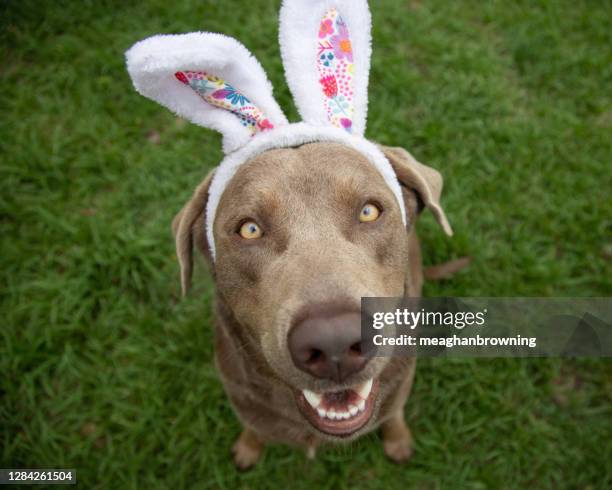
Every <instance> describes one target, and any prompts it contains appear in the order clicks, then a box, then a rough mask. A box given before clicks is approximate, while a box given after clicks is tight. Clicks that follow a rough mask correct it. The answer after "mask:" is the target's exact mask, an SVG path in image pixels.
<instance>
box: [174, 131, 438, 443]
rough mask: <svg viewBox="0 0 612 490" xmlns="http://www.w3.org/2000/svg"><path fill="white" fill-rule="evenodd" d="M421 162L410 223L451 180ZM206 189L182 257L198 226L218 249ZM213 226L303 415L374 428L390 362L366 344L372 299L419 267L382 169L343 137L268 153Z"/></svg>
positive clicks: (235, 306)
mask: <svg viewBox="0 0 612 490" xmlns="http://www.w3.org/2000/svg"><path fill="white" fill-rule="evenodd" d="M406 155H407V154H406ZM402 156H403V157H404V158H407V157H405V156H404V155H402ZM396 157H398V155H396ZM408 157H409V155H408ZM398 158H399V157H398ZM389 159H390V161H391V162H392V163H393V161H394V159H393V158H389ZM395 163H396V165H397V162H395ZM396 165H394V167H395V166H396ZM415 165H420V164H418V162H416V163H415ZM413 167H414V168H417V167H415V166H413ZM414 168H410V165H408V170H407V171H406V169H404V174H406V175H408V176H407V177H405V178H404V179H403V180H402V183H403V184H404V185H403V195H404V200H405V204H406V212H407V214H408V216H407V220H408V227H410V226H413V224H414V220H415V219H416V216H417V214H418V210H419V207H420V206H419V204H420V203H422V202H425V203H426V204H428V203H429V204H432V203H433V204H434V205H436V204H437V197H436V196H437V195H439V188H441V181H440V182H434V181H435V180H436V178H437V179H439V174H437V172H435V171H433V170H432V169H428V171H430V172H434V173H435V175H434V174H430V175H429V177H430V179H429V180H430V181H431V182H429V181H428V180H427V178H424V177H423V176H422V175H421V174H419V173H418V170H415V169H414ZM396 172H397V173H398V176H399V175H400V174H401V172H398V170H397V169H396ZM415 172H416V173H415ZM426 173H427V172H426ZM417 174H418V175H417ZM400 179H401V177H400ZM432 179H433V180H432ZM404 180H406V181H408V182H404ZM423 186H426V187H427V188H423ZM432 186H433V190H432ZM436 187H437V188H436ZM206 191H207V186H206V185H205V184H204V185H203V186H201V187H200V189H199V190H198V192H196V194H195V196H194V198H193V199H192V201H191V202H190V203H188V205H187V206H186V207H185V208H184V209H183V211H182V212H181V213H180V214H179V216H177V220H175V224H176V228H177V230H176V231H177V232H178V234H177V244H178V247H179V257H180V254H181V244H180V242H181V239H182V238H183V237H184V236H186V233H187V232H186V230H187V231H189V230H191V231H192V232H193V236H194V240H195V241H196V243H198V245H200V247H201V248H202V250H203V251H205V252H206V247H207V244H205V243H204V242H205V237H204V234H203V209H204V206H205V199H206ZM424 193H425V194H427V195H423V194H424ZM432 196H433V199H432ZM421 200H423V201H421ZM194 201H195V204H194ZM442 216H443V215H442ZM201 228H202V229H201ZM181 229H182V232H181ZM213 231H214V237H215V244H216V251H217V254H216V261H215V263H214V265H213V267H214V275H215V281H216V286H217V290H218V293H219V295H220V296H221V298H222V300H223V302H224V303H225V305H226V306H227V307H228V308H229V310H231V313H232V316H233V317H234V319H235V320H236V322H237V323H238V324H239V325H240V328H241V329H242V330H243V331H242V334H243V336H244V338H246V339H248V341H249V342H250V343H251V344H252V345H254V346H256V348H257V349H258V350H259V351H260V352H261V354H262V358H263V359H265V362H266V363H267V364H268V366H269V368H270V369H271V371H272V372H274V373H275V376H276V377H277V378H278V379H279V380H281V381H282V382H284V383H285V384H287V385H288V386H290V387H291V388H292V390H293V392H294V394H295V398H296V402H297V405H298V407H299V408H300V411H301V413H302V414H303V416H304V417H305V418H306V419H307V420H308V421H309V422H310V423H311V424H312V425H313V426H314V427H315V428H316V429H317V430H319V431H320V432H322V433H324V434H326V435H328V436H330V437H348V436H351V435H358V434H359V433H361V432H363V431H365V430H367V428H368V426H369V425H370V424H372V423H374V422H375V418H376V414H377V410H378V403H377V396H378V394H379V393H380V392H384V388H385V387H384V386H381V381H380V378H379V376H380V374H381V372H382V370H383V369H384V367H385V366H386V364H387V362H388V360H387V359H385V358H372V359H368V358H367V357H366V356H365V355H364V353H362V352H361V345H360V300H361V298H362V297H364V296H402V295H403V294H404V292H405V291H404V288H405V284H406V283H407V281H408V279H409V275H410V274H411V271H410V268H409V267H408V263H409V261H408V254H409V247H408V234H407V229H406V226H405V225H404V224H403V221H402V216H401V211H400V207H399V205H398V203H397V200H396V198H395V196H394V195H393V193H392V192H391V190H390V189H389V187H388V186H387V184H386V183H385V181H384V179H383V178H382V176H381V175H380V173H379V172H378V171H377V170H376V169H375V167H374V166H373V165H371V164H370V163H369V162H368V160H367V159H366V158H365V157H364V156H363V155H361V154H360V153H358V152H357V151H355V150H353V149H350V148H348V147H345V146H343V145H339V144H332V143H313V144H307V145H303V146H301V147H297V148H287V149H278V150H270V151H267V152H265V153H262V154H260V155H258V156H257V157H255V158H253V159H252V160H251V161H249V162H247V163H246V164H244V165H243V166H242V167H240V168H239V170H238V172H237V173H236V175H235V176H234V177H233V178H232V180H231V181H230V183H229V184H228V186H227V188H226V189H225V191H224V193H223V195H222V197H221V200H220V203H219V207H218V211H217V214H216V218H215V222H214V228H213ZM183 251H184V247H183ZM183 262H184V261H183Z"/></svg>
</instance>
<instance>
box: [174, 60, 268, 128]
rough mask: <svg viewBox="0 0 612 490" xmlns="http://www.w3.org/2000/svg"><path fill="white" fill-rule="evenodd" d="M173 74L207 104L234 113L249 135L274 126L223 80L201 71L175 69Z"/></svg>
mask: <svg viewBox="0 0 612 490" xmlns="http://www.w3.org/2000/svg"><path fill="white" fill-rule="evenodd" d="M174 76H175V77H176V78H177V79H178V80H179V81H180V82H182V83H184V84H185V85H187V86H189V87H191V88H192V89H193V90H194V91H195V92H196V93H197V94H198V95H199V96H200V97H202V98H203V99H204V100H205V101H206V102H208V103H209V104H211V105H214V106H215V107H220V108H221V109H226V110H228V111H230V112H232V113H233V114H236V116H237V117H238V119H239V120H240V122H241V123H242V125H243V126H245V127H246V128H247V129H248V130H249V131H251V135H255V134H256V133H257V132H258V131H265V130H267V129H272V128H273V127H274V126H273V125H272V123H271V122H270V121H269V120H268V119H267V118H266V116H265V114H264V113H263V112H262V111H261V110H259V109H258V108H257V107H256V106H255V105H253V104H252V103H251V101H250V100H249V99H247V98H246V97H245V96H244V95H242V94H241V93H240V92H238V91H237V90H236V89H235V88H234V87H232V86H231V85H230V84H228V83H227V82H225V80H223V79H221V78H219V77H216V76H214V75H210V74H208V73H206V72H203V71H177V72H176V73H175V74H174Z"/></svg>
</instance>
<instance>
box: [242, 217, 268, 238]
mask: <svg viewBox="0 0 612 490" xmlns="http://www.w3.org/2000/svg"><path fill="white" fill-rule="evenodd" d="M238 233H240V236H241V237H242V238H245V239H247V240H253V239H255V238H260V237H261V235H263V232H262V231H261V228H260V227H259V225H258V224H257V223H255V222H254V221H246V222H244V223H243V224H242V226H241V227H240V230H239V232H238Z"/></svg>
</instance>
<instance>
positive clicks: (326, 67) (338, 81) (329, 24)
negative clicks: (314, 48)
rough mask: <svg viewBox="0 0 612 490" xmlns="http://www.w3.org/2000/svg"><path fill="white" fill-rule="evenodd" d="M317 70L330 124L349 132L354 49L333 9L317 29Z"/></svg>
mask: <svg viewBox="0 0 612 490" xmlns="http://www.w3.org/2000/svg"><path fill="white" fill-rule="evenodd" d="M317 67H318V70H319V83H320V84H321V88H322V90H323V94H324V95H325V99H324V104H325V110H326V112H327V117H328V119H329V122H330V123H331V124H332V125H334V126H337V127H339V128H343V129H345V130H346V131H348V132H349V133H350V132H352V125H353V111H354V105H353V90H354V89H353V72H354V64H353V47H352V46H351V39H350V37H349V31H348V28H347V26H346V24H345V23H344V20H342V17H341V16H340V14H339V13H338V11H337V10H336V9H335V8H331V9H329V10H328V11H327V12H326V13H325V15H324V16H323V19H322V20H321V24H320V26H319V43H318V55H317Z"/></svg>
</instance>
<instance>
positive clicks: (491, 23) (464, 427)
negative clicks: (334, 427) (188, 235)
mask: <svg viewBox="0 0 612 490" xmlns="http://www.w3.org/2000/svg"><path fill="white" fill-rule="evenodd" d="M278 3H279V2H278V1H277V2H269V1H266V0H249V1H229V0H228V1H223V2H221V1H203V0H201V1H191V2H190V1H181V0H176V1H172V2H167V1H162V0H155V1H151V2H147V3H146V4H144V5H140V2H131V1H118V0H117V1H106V2H101V1H100V2H93V1H82V2H68V1H64V2H60V1H56V2H33V1H30V0H27V1H21V2H18V1H5V2H3V3H2V5H1V7H0V8H1V9H2V10H1V11H0V40H1V41H0V54H1V59H2V63H1V65H0V103H1V105H0V108H1V110H2V118H1V120H0V150H1V151H0V155H1V156H0V158H1V171H2V174H1V179H0V186H1V197H0V232H1V234H2V240H1V245H0V247H1V248H0V258H1V261H2V262H1V267H2V281H1V283H0V284H1V286H0V288H1V295H2V296H1V301H2V303H1V307H0V308H1V311H0V313H1V318H2V320H1V323H0V467H5V468H6V467H73V468H76V469H77V473H78V479H79V480H80V486H81V487H82V488H147V489H155V488H206V487H217V488H265V487H267V488H270V487H278V488H289V487H291V488H382V487H388V488H423V489H437V488H459V489H464V488H473V489H485V488H571V489H575V488H580V489H598V488H602V489H603V488H610V487H611V486H612V442H611V441H612V409H611V407H612V404H611V402H612V399H611V393H612V369H611V368H612V365H611V364H610V361H607V360H574V361H569V360H559V359H545V360H520V359H519V360H517V359H514V360H501V359H500V360H423V361H421V362H420V365H419V369H418V374H417V378H416V385H415V389H414V394H413V396H412V397H411V399H410V402H409V404H408V406H407V412H406V416H407V419H408V421H409V423H410V425H411V427H412V429H413V432H414V435H415V438H416V453H415V456H414V458H413V460H412V461H411V462H410V464H408V465H407V466H394V465H392V464H390V463H388V462H387V461H386V459H385V458H384V456H383V453H382V448H381V444H380V441H379V439H378V436H376V435H372V436H369V437H366V438H364V439H362V440H360V441H359V442H357V443H355V444H353V445H351V446H348V447H343V448H339V449H330V450H327V451H324V452H322V453H320V455H319V456H318V458H317V460H316V461H314V462H310V461H308V460H306V459H305V457H304V455H303V454H301V453H299V452H297V451H294V450H291V449H288V448H286V447H282V446H276V447H271V448H269V449H267V450H266V453H265V457H264V459H263V461H262V462H261V464H260V465H259V466H257V467H256V468H255V469H254V470H253V471H251V472H248V473H238V472H236V471H235V470H234V468H233V466H232V463H231V459H230V456H229V450H230V447H231V444H232V442H233V440H234V439H235V438H236V437H237V435H238V433H239V431H240V427H239V424H238V422H237V420H236V418H235V417H234V416H233V414H232V411H231V409H230V407H229V404H228V402H227V399H226V397H225V396H224V393H223V389H222V386H221V383H220V381H219V378H218V376H217V374H216V372H215V369H214V366H213V363H212V340H211V328H210V320H211V317H210V309H211V298H212V294H213V292H212V291H213V286H212V283H211V281H210V279H209V278H208V277H207V275H206V273H204V272H202V271H200V272H199V274H198V277H197V278H196V286H197V287H196V289H195V292H194V293H193V294H192V295H191V296H190V297H189V298H188V299H186V300H184V301H179V283H178V275H177V262H176V259H175V258H174V250H173V243H172V240H171V235H170V231H169V224H170V221H171V219H172V217H173V215H174V213H175V212H176V211H177V210H178V209H179V208H180V206H181V205H182V204H183V203H184V202H185V201H186V200H187V199H188V197H189V196H190V194H191V192H192V190H193V188H194V187H195V186H196V184H197V183H198V182H199V181H200V180H201V178H202V177H203V176H204V175H205V174H206V172H207V170H208V169H210V168H211V167H213V166H214V165H216V164H217V163H218V161H219V160H220V158H221V152H220V138H219V137H218V135H215V134H213V133H212V132H209V131H206V130H203V129H201V128H198V127H195V126H191V125H189V124H185V123H183V122H182V121H180V120H178V119H177V118H175V117H174V116H173V115H171V114H169V113H168V112H167V111H165V110H164V109H162V108H161V107H159V106H157V105H155V104H154V103H152V102H150V101H148V100H146V99H144V98H142V97H140V96H139V95H137V94H136V93H135V92H134V90H133V89H132V87H131V84H130V81H129V79H128V76H127V73H126V71H125V69H124V62H123V52H124V51H125V50H126V49H127V48H128V47H129V46H130V45H131V44H132V43H134V42H135V41H137V40H139V39H141V38H143V37H146V36H148V35H151V34H154V33H158V32H166V33H171V32H186V31H190V30H197V29H201V30H211V31H223V32H225V33H227V34H229V35H232V36H235V37H237V38H239V39H240V40H242V41H243V42H244V43H245V44H246V45H247V46H248V47H249V48H250V49H251V50H252V51H253V52H254V53H255V54H256V56H257V57H258V58H259V59H260V60H261V62H262V64H263V65H264V67H265V68H266V70H267V72H268V74H269V76H270V78H271V80H272V82H273V84H274V86H275V94H276V96H277V98H278V99H279V100H280V102H281V104H282V105H283V107H284V108H286V110H287V113H288V114H289V116H290V118H292V119H293V120H296V111H295V108H294V107H293V105H292V103H291V101H290V97H289V92H288V89H287V88H286V86H285V84H284V80H283V73H282V67H281V64H280V58H279V50H278V46H277V41H276V37H277V25H276V22H277V21H276V18H277V8H278ZM371 3H372V5H373V7H372V8H373V18H374V59H373V67H372V73H371V79H370V97H371V102H370V113H369V126H368V136H369V137H370V138H372V139H374V140H377V141H379V142H381V143H385V144H393V145H402V146H405V147H406V148H408V149H409V150H410V151H412V152H413V153H414V154H415V155H416V156H417V157H418V158H419V159H420V160H421V161H424V162H426V163H428V164H430V165H432V166H434V167H436V168H438V169H440V170H441V171H442V173H443V174H444V177H445V181H446V189H445V196H444V201H443V202H444V205H445V208H446V210H447V213H448V215H449V218H450V220H451V222H452V224H453V226H454V229H455V232H456V235H455V237H454V238H453V239H447V238H445V237H444V236H443V235H442V234H441V233H440V231H439V230H438V229H437V228H436V226H435V224H434V222H433V220H432V219H431V217H429V216H427V217H426V218H425V219H423V221H422V223H421V227H420V228H421V236H422V240H423V246H424V254H425V261H426V263H427V264H433V263H437V262H441V261H444V260H448V259H449V258H452V257H458V256H462V255H470V256H472V257H473V258H474V262H473V264H472V266H471V267H470V268H469V270H466V271H464V272H462V273H461V274H459V275H458V276H457V277H455V278H454V279H453V280H452V281H446V282H440V283H432V284H428V285H427V286H426V289H425V294H427V295H459V296H478V295H485V296H530V295H533V296H536V295H537V296H572V295H574V296H591V295H595V296H606V295H610V293H611V291H612V267H611V264H610V261H611V259H612V224H611V219H610V217H611V216H612V199H611V198H610V195H611V194H610V192H611V189H612V171H611V167H610V165H611V163H612V137H611V135H612V103H611V95H612V48H611V46H612V30H611V29H610V25H611V21H612V14H611V12H612V4H611V3H610V2H609V1H599V2H596V1H586V0H578V1H576V0H574V1H569V0H567V1H540V2H530V1H526V0H523V1H517V2H502V1H490V2H479V1H476V0H474V1H461V2H447V1H444V0H428V1H426V2H425V1H418V0H416V1H410V2H408V1H401V2H400V1H392V0H376V1H372V2H371Z"/></svg>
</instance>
